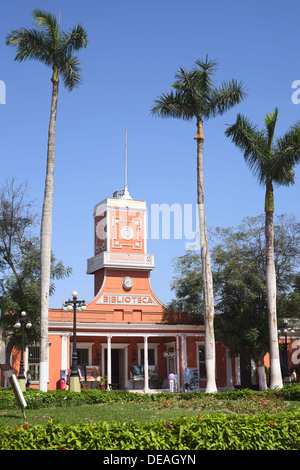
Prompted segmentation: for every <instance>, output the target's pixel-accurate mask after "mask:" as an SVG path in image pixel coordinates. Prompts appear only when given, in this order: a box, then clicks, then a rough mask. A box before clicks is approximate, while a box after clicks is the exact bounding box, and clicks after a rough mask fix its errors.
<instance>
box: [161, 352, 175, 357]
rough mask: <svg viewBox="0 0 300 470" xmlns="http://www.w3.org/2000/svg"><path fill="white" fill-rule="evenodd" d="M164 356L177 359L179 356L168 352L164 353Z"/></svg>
mask: <svg viewBox="0 0 300 470" xmlns="http://www.w3.org/2000/svg"><path fill="white" fill-rule="evenodd" d="M163 356H164V357H177V356H178V352H167V351H165V352H164V353H163Z"/></svg>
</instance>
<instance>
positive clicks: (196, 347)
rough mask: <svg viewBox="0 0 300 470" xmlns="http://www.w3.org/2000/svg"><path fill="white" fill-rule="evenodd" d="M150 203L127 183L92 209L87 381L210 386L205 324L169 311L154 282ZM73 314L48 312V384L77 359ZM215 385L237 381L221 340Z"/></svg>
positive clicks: (82, 356) (83, 362)
mask: <svg viewBox="0 0 300 470" xmlns="http://www.w3.org/2000/svg"><path fill="white" fill-rule="evenodd" d="M146 223H147V208H146V203H145V201H139V200H134V199H132V198H131V196H130V195H129V193H128V191H127V189H126V188H125V190H124V191H122V192H121V193H114V197H111V198H110V197H108V198H106V199H104V200H103V201H101V202H100V203H99V204H97V205H96V206H95V209H94V255H93V257H91V258H90V259H88V261H87V273H88V274H90V275H93V276H94V294H95V296H94V298H93V299H92V300H91V301H89V302H87V304H86V310H85V311H83V312H77V315H76V331H77V334H76V340H77V341H76V349H77V353H78V361H79V366H80V372H81V379H82V383H83V386H85V387H94V386H99V384H100V381H99V380H96V379H99V376H100V377H105V379H106V383H107V384H109V386H110V387H112V388H120V389H131V390H139V389H140V390H143V391H144V392H146V393H147V392H149V391H150V390H153V389H160V388H166V387H168V375H169V373H171V372H175V373H176V376H177V389H178V390H183V389H186V388H205V357H204V327H203V325H197V324H192V323H188V322H187V319H188V316H186V317H185V316H184V315H171V314H169V313H168V312H167V310H166V308H165V306H164V305H163V303H162V302H161V301H160V300H159V299H158V298H157V297H156V295H155V293H154V292H153V289H152V287H151V282H150V273H151V271H152V270H153V269H154V257H153V255H151V254H148V252H147V237H146V234H147V227H146ZM72 347H73V312H64V311H63V310H62V309H51V310H50V311H49V389H56V388H59V387H60V386H61V377H62V376H64V372H63V371H68V370H69V369H70V365H71V358H72ZM216 348H217V364H216V374H217V385H218V387H219V388H221V389H226V388H228V387H232V386H233V384H234V382H233V375H234V374H233V372H234V361H233V360H231V359H229V358H228V357H227V355H226V348H225V347H224V346H223V345H221V344H217V346H216Z"/></svg>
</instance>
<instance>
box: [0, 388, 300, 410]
mask: <svg viewBox="0 0 300 470" xmlns="http://www.w3.org/2000/svg"><path fill="white" fill-rule="evenodd" d="M213 395H214V396H215V397H216V398H217V399H218V400H241V399H243V398H251V397H257V396H259V397H261V398H268V397H270V396H271V397H272V398H276V397H278V398H281V399H284V400H287V401H300V384H295V385H288V386H286V387H284V388H282V389H280V390H270V389H268V390H266V391H264V392H256V391H254V390H250V389H242V390H231V391H226V392H218V393H215V394H213ZM174 396H176V397H178V400H179V401H182V402H185V401H189V400H191V399H192V398H199V399H205V397H206V396H207V395H206V394H205V393H203V392H181V393H177V394H170V393H167V392H162V393H157V394H146V395H143V394H140V393H132V392H129V391H126V390H112V391H101V390H82V391H81V392H80V393H78V392H70V391H69V390H52V391H48V392H41V391H39V390H36V389H30V390H28V391H26V392H24V398H25V400H26V403H27V408H28V409H36V408H44V407H47V406H49V405H56V406H70V405H72V406H77V405H83V404H96V403H117V402H127V403H132V402H136V403H145V402H146V403H147V402H148V403H149V402H161V401H162V400H168V399H169V398H170V397H174ZM15 407H17V403H16V400H15V396H14V394H13V392H12V390H11V389H10V388H0V410H3V409H11V408H15Z"/></svg>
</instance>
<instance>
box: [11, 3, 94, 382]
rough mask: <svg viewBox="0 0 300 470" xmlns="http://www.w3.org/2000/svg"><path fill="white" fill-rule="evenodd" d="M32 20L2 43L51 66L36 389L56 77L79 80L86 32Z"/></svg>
mask: <svg viewBox="0 0 300 470" xmlns="http://www.w3.org/2000/svg"><path fill="white" fill-rule="evenodd" d="M32 16H33V20H34V22H35V25H36V27H37V29H26V28H20V29H18V30H14V31H11V32H10V33H9V34H8V35H7V38H6V44H7V45H10V46H14V47H15V48H16V50H17V55H16V57H15V60H16V61H19V62H22V61H24V60H26V59H34V60H38V61H39V62H42V63H43V64H45V65H47V66H48V67H51V68H52V77H51V81H52V98H51V110H50V121H49V130H48V148H47V169H46V180H45V192H44V202H43V211H42V221H41V344H40V348H41V356H40V389H41V390H43V391H46V390H47V376H48V308H49V288H50V265H51V239H52V210H53V174H54V156H55V125H56V114H57V100H58V88H59V78H60V76H61V77H62V79H63V83H64V86H65V87H66V89H67V90H68V91H72V90H73V88H75V87H77V86H79V85H80V84H81V81H82V78H81V73H80V72H81V69H80V63H79V60H78V58H77V56H75V55H74V52H75V51H79V50H80V49H82V48H85V47H86V46H87V33H86V32H85V30H84V29H83V27H82V26H81V25H80V24H78V25H77V26H75V27H73V28H72V29H71V30H70V32H68V33H65V32H64V31H61V30H60V17H59V19H58V20H57V19H56V17H55V16H53V15H52V14H51V13H47V12H45V11H43V10H40V9H38V8H36V9H34V10H33V13H32Z"/></svg>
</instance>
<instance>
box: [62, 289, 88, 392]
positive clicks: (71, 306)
mask: <svg viewBox="0 0 300 470" xmlns="http://www.w3.org/2000/svg"><path fill="white" fill-rule="evenodd" d="M77 295H78V294H77V292H76V291H73V292H72V297H73V298H72V300H70V299H69V300H66V301H65V302H63V311H64V312H72V310H73V353H72V365H71V375H70V390H71V391H73V392H80V380H79V372H78V356H77V342H76V311H77V312H83V311H84V310H86V305H85V300H77Z"/></svg>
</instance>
